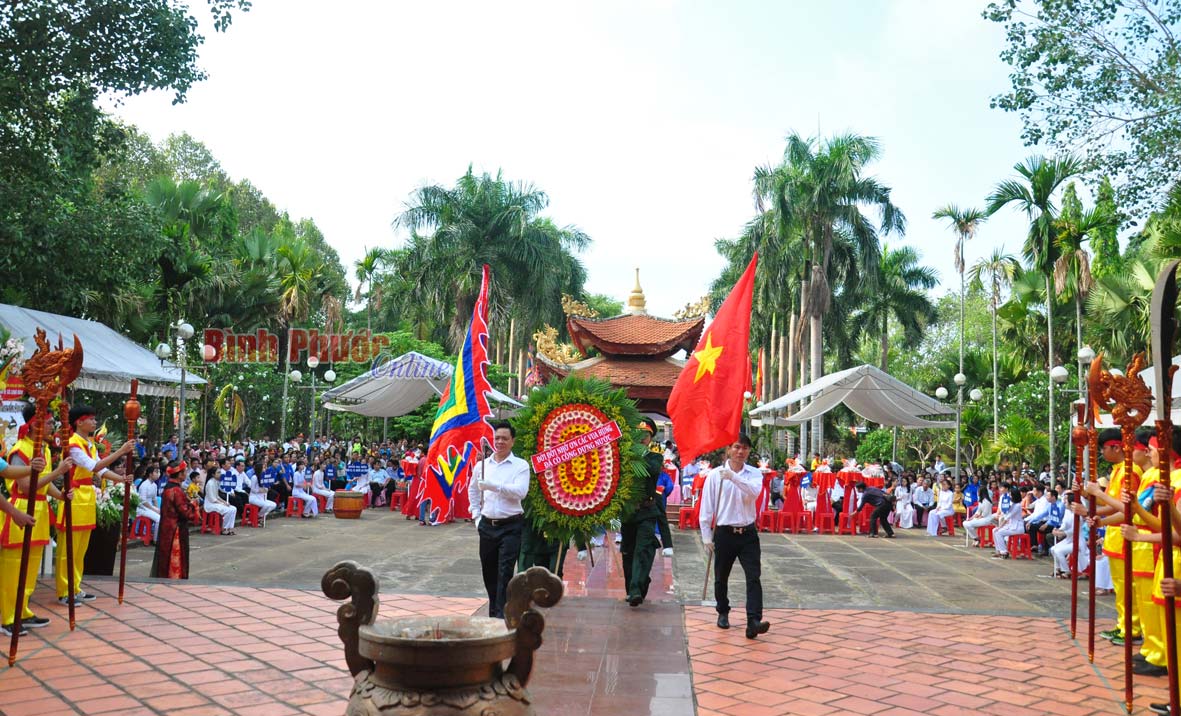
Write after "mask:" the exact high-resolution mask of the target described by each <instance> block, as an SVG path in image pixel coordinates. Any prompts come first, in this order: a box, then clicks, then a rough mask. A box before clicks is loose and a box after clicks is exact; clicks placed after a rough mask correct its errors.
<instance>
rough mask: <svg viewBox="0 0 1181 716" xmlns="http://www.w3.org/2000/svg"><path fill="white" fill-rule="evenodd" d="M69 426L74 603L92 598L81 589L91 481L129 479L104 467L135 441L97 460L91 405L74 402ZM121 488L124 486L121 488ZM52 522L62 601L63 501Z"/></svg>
mask: <svg viewBox="0 0 1181 716" xmlns="http://www.w3.org/2000/svg"><path fill="white" fill-rule="evenodd" d="M70 427H71V428H73V429H74V434H73V435H72V436H70V442H69V444H68V445H67V450H68V452H67V457H69V458H70V459H71V460H73V461H74V468H73V469H72V470H71V471H70V477H69V480H68V483H69V485H70V487H71V488H72V489H73V490H74V497H73V499H72V500H70V518H71V523H72V527H73V531H72V533H71V534H70V535H69V537H68V539H71V540H73V542H74V565H73V566H74V588H75V589H77V590H78V591H77V592H75V593H74V603H75V604H80V603H82V602H90V601H94V599H95V597H94V595H92V594H87V593H86V592H84V591H82V565H83V564H84V562H85V558H86V548H87V547H89V546H90V532H91V531H92V530H93V529H94V525H95V518H96V514H95V509H96V505H97V497H96V495H95V490H94V482H95V480H109V481H113V482H123V483H128V482H131V478H130V477H124V476H123V475H121V474H119V473H117V472H115V471H114V470H110V469H108V468H110V466H111V465H113V464H115V463H116V462H118V461H119V460H121V459H122V458H123V457H125V456H126V455H127V454H128V453H130V452H131V451H132V450H134V449H135V441H133V440H128V441H127V442H125V443H123V446H122V447H120V448H119V449H118V450H116V451H114V452H112V453H111V454H110V455H107V456H106V457H104V458H103V459H101V460H99V459H98V448H97V447H95V445H94V441H93V440H92V439H91V438H92V437H93V436H94V431H95V429H96V428H97V427H98V420H97V419H96V417H95V412H94V408H92V407H90V406H89V405H76V406H74V407H73V408H71V409H70ZM125 489H127V488H126V487H125ZM56 523H57V528H58V530H59V533H58V542H59V544H58V548H57V554H56V557H57V559H56V560H55V562H56V565H55V566H56V576H57V600H58V601H59V602H61V603H62V604H66V603H67V602H66V599H67V596H66V595H67V592H69V590H70V587H69V577H68V573H67V569H68V566H67V565H66V556H67V555H66V548H65V545H64V544H62V543H61V540H62V539H65V538H66V536H65V535H63V534H62V531H64V530H65V525H66V520H65V503H64V502H61V503H58V506H57V521H56Z"/></svg>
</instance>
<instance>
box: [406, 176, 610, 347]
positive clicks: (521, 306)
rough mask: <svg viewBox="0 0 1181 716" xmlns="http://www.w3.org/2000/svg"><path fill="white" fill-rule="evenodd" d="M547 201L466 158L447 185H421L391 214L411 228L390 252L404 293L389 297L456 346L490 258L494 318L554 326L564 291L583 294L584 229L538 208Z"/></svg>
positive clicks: (529, 325)
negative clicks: (413, 309)
mask: <svg viewBox="0 0 1181 716" xmlns="http://www.w3.org/2000/svg"><path fill="white" fill-rule="evenodd" d="M548 205H549V198H548V197H547V196H546V195H545V193H544V192H542V191H540V190H538V189H536V188H535V187H533V186H531V185H529V184H527V183H521V182H510V181H508V180H506V179H504V177H503V176H502V175H501V174H500V173H499V172H498V173H497V174H496V175H495V176H492V175H489V174H482V175H479V176H477V175H476V174H474V173H473V172H472V168H471V167H468V170H467V173H465V174H464V175H463V176H462V177H460V178H459V180H458V181H457V182H456V184H455V186H454V187H450V188H448V187H444V186H439V185H432V186H424V187H422V188H420V189H419V190H417V191H416V192H414V194H413V196H412V197H411V199H410V201H409V203H408V204H407V206H406V210H405V211H404V212H403V213H402V214H401V215H399V216H398V218H397V220H395V221H394V226H395V227H397V228H402V229H406V230H409V231H410V232H411V234H410V239H409V241H408V242H407V245H406V247H405V251H401V252H398V253H397V254H395V259H394V272H395V273H397V274H398V275H399V277H400V282H399V286H400V287H401V288H402V289H403V290H404V292H403V293H400V294H397V295H394V296H389V298H391V299H393V300H394V301H395V302H396V303H397V304H398V305H399V306H400V307H410V306H417V307H419V310H423V311H425V312H426V316H425V317H426V318H429V319H430V320H431V321H433V322H434V323H435V325H437V326H440V327H445V329H446V334H447V335H446V340H447V341H448V342H449V344H450V345H452V346H458V345H459V344H460V343H461V342H462V341H463V337H464V333H465V332H466V330H467V324H468V321H469V320H470V319H471V315H472V307H473V306H474V305H475V303H476V297H477V294H478V293H479V290H480V273H481V267H482V266H483V265H484V264H488V265H489V266H490V267H491V270H492V287H491V290H490V295H489V303H490V306H491V314H492V317H493V320H496V318H497V317H499V318H502V319H506V320H505V321H504V322H505V323H507V318H508V317H510V316H512V317H516V318H517V319H518V324H519V325H518V328H521V329H524V330H525V331H526V335H530V334H532V332H533V330H534V329H536V328H539V327H540V326H541V325H542V324H545V323H548V324H550V325H555V326H556V325H560V324H561V323H562V318H563V316H562V307H561V297H562V294H563V293H567V294H570V295H572V296H575V297H580V296H582V294H583V284H584V283H585V282H586V269H585V268H584V267H583V266H582V262H581V261H580V260H579V259H578V258H577V256H575V253H576V252H578V251H581V250H583V249H584V248H586V247H587V246H588V245H589V244H590V237H589V236H587V235H586V234H585V233H583V232H582V231H581V230H580V229H578V228H576V227H574V226H564V227H562V226H558V225H557V224H555V223H554V222H553V221H552V220H551V219H549V218H547V217H544V216H541V212H542V211H544V210H545V208H546V207H547V206H548Z"/></svg>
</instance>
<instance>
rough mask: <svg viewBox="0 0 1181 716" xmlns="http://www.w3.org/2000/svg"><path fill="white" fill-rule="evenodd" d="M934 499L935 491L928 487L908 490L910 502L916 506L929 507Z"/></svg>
mask: <svg viewBox="0 0 1181 716" xmlns="http://www.w3.org/2000/svg"><path fill="white" fill-rule="evenodd" d="M934 501H935V491H934V490H933V489H931V488H930V487H916V488H914V489H913V490H911V492H910V502H911V504H913V505H915V506H917V507H929V506H930V505H931V503H932V502H934Z"/></svg>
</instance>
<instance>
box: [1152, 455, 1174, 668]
mask: <svg viewBox="0 0 1181 716" xmlns="http://www.w3.org/2000/svg"><path fill="white" fill-rule="evenodd" d="M1171 482H1172V488H1173V504H1178V503H1181V470H1176V469H1174V470H1173V475H1172V480H1171ZM1175 531H1176V530H1175V529H1174V532H1175ZM1161 556H1162V557H1163V556H1164V555H1161ZM1164 564H1165V560H1164V559H1158V560H1156V573H1155V574H1154V575H1153V578H1152V602H1153V604H1154V605H1156V607H1157V610H1158V611H1159V612H1160V620H1161V624H1164V623H1165V597H1164V594H1163V593H1162V592H1161V580H1162V579H1164V576H1165V567H1164ZM1173 578H1174V579H1181V544H1179V543H1178V542H1176V541H1174V542H1173ZM1179 609H1181V599H1177V600H1175V604H1174V607H1173V610H1174V613H1176V612H1177V610H1179ZM1178 617H1179V619H1178V622H1177V624H1176V628H1177V630H1178V631H1181V615H1178ZM1177 638H1178V639H1181V633H1179V634H1177ZM1178 643H1181V641H1179V642H1178ZM1162 658H1164V659H1165V660H1166V661H1167V659H1168V657H1167V655H1165V656H1163V657H1162ZM1160 665H1163V666H1167V664H1160ZM1179 671H1181V670H1179ZM1172 677H1173V678H1174V679H1177V681H1178V683H1181V674H1172Z"/></svg>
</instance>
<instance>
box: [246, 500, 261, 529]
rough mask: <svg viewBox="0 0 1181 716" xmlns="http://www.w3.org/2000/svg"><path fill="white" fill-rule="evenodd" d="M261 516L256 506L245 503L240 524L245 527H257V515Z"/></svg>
mask: <svg viewBox="0 0 1181 716" xmlns="http://www.w3.org/2000/svg"><path fill="white" fill-rule="evenodd" d="M261 514H262V512H261V511H260V510H259V509H258V505H252V504H250V503H247V504H246V506H245V507H243V508H242V524H244V525H246V526H247V527H259V526H260V525H259V515H261Z"/></svg>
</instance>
